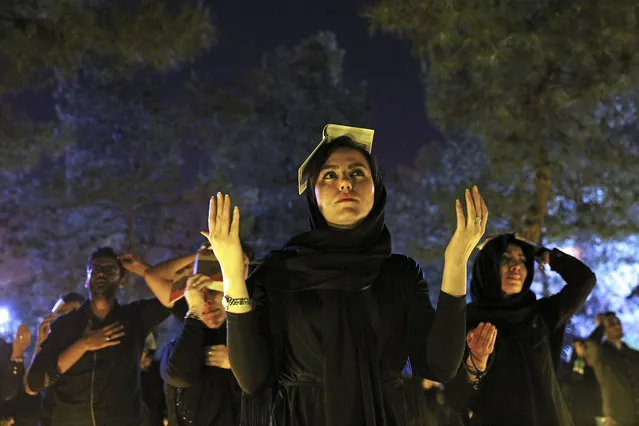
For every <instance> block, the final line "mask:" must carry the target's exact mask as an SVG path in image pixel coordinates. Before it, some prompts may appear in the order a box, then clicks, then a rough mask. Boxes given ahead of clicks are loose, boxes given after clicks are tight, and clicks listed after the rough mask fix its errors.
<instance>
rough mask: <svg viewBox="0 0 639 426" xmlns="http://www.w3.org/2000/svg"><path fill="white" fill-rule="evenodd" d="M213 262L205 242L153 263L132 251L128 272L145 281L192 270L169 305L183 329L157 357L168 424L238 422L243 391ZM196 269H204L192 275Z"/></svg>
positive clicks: (248, 254)
mask: <svg viewBox="0 0 639 426" xmlns="http://www.w3.org/2000/svg"><path fill="white" fill-rule="evenodd" d="M242 247H243V250H244V253H245V257H244V259H245V266H246V273H247V274H248V268H249V263H250V262H251V261H252V260H253V257H254V255H253V251H252V250H251V248H250V247H249V246H248V245H247V244H244V243H242ZM211 262H213V263H216V262H217V261H216V259H215V257H214V255H213V252H212V251H211V249H210V247H206V246H205V247H202V248H201V249H200V250H199V251H198V252H197V253H194V254H190V255H186V256H181V257H177V258H173V259H169V260H167V261H165V262H162V263H160V264H158V265H155V266H152V267H150V266H149V265H146V264H144V263H143V262H141V261H139V260H138V259H137V258H135V257H133V256H131V257H130V265H131V270H132V272H134V273H135V274H137V275H138V276H140V277H142V278H144V279H145V280H146V281H147V283H149V285H151V283H153V285H157V286H167V287H170V286H171V283H172V282H174V281H175V280H176V276H178V275H179V276H183V275H184V274H185V273H188V274H191V276H190V277H189V278H188V280H187V285H186V289H185V292H184V297H183V298H181V299H179V300H177V301H176V302H175V305H174V308H173V313H174V316H175V317H176V318H177V319H179V320H183V326H182V330H181V332H180V334H179V335H178V336H177V337H176V338H175V339H174V340H173V341H171V342H170V343H169V344H167V345H166V347H165V348H164V349H163V351H162V357H161V366H160V371H161V376H162V378H163V379H164V381H165V383H166V386H165V394H166V409H167V417H168V422H167V424H168V425H170V426H181V425H189V424H193V425H202V426H213V425H219V426H226V425H237V424H239V415H240V397H241V391H240V388H239V386H238V384H237V381H236V380H235V378H234V377H233V373H232V372H231V371H230V366H229V362H228V351H227V350H226V326H225V319H226V318H225V311H224V308H223V307H222V303H221V300H222V294H223V293H222V290H223V289H222V282H221V278H218V279H220V281H216V282H214V281H213V278H214V277H213V276H208V275H206V271H207V270H208V269H210V268H208V269H207V268H206V266H204V264H205V263H211ZM213 269H215V268H213ZM196 270H197V271H201V272H203V273H199V274H196V275H193V273H194V272H195V271H196Z"/></svg>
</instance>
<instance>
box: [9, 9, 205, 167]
mask: <svg viewBox="0 0 639 426" xmlns="http://www.w3.org/2000/svg"><path fill="white" fill-rule="evenodd" d="M174 3H175V2H169V1H166V0H140V1H136V2H111V1H92V2H86V1H84V0H59V1H53V2H52V1H44V0H20V1H18V0H2V1H0V63H2V67H0V95H2V94H5V98H7V97H8V95H10V94H15V93H21V92H24V91H27V90H28V91H34V90H41V89H44V90H49V89H50V88H52V87H56V86H57V84H58V83H59V82H60V81H69V80H73V79H75V78H76V77H77V75H78V73H80V72H81V71H82V70H84V69H87V68H91V69H92V70H94V71H99V72H98V73H96V74H97V75H98V76H99V77H100V78H106V79H108V78H113V77H116V76H127V75H131V74H133V73H135V72H136V71H137V70H138V69H139V68H140V67H152V68H153V69H155V70H158V71H162V72H165V71H170V70H172V69H175V68H177V67H178V66H180V65H182V64H184V63H187V62H190V61H192V60H193V59H194V58H195V57H196V56H197V55H198V54H200V53H201V52H203V51H204V50H206V49H208V48H209V47H210V45H211V44H212V42H213V39H214V28H213V26H212V23H211V19H210V16H209V11H208V9H207V8H206V7H205V6H203V5H202V4H201V3H199V4H189V3H181V4H182V6H181V7H180V8H179V9H180V10H179V11H178V10H176V9H177V8H176V5H175V4H174ZM25 118H26V117H23V116H20V115H15V114H14V113H12V112H11V111H10V110H9V109H8V108H5V109H3V110H2V111H0V129H2V130H0V170H2V169H5V170H11V171H14V170H20V168H22V167H23V166H33V165H34V164H36V163H37V162H38V161H39V160H40V159H41V158H42V157H43V156H50V155H57V154H60V153H61V151H62V150H63V147H64V146H66V145H68V144H69V143H70V142H71V140H70V139H69V138H68V137H65V133H64V132H61V131H60V130H59V129H58V130H57V131H54V130H53V129H54V128H56V127H57V126H56V125H55V123H46V124H40V123H34V122H32V121H29V120H25ZM52 142H53V143H52Z"/></svg>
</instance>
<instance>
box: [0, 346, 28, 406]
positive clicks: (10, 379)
mask: <svg viewBox="0 0 639 426" xmlns="http://www.w3.org/2000/svg"><path fill="white" fill-rule="evenodd" d="M12 350H13V346H12V345H11V344H10V343H7V342H5V341H4V340H3V339H0V401H8V400H10V399H11V398H13V397H14V396H16V394H17V393H18V390H20V389H21V388H22V379H23V377H24V362H13V361H10V358H11V351H12ZM1 415H2V414H1V413H0V416H1ZM0 418H1V417H0Z"/></svg>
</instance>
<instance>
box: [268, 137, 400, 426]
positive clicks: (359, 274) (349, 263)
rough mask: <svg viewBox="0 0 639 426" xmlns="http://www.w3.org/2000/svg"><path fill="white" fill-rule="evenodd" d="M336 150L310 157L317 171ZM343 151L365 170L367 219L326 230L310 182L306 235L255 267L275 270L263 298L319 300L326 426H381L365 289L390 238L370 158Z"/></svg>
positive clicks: (380, 401) (382, 195)
mask: <svg viewBox="0 0 639 426" xmlns="http://www.w3.org/2000/svg"><path fill="white" fill-rule="evenodd" d="M331 144H332V143H331ZM340 146H343V145H340V144H335V146H334V147H327V148H326V149H324V150H323V152H322V153H319V152H318V154H319V155H320V156H319V157H318V158H317V159H316V160H315V161H317V162H318V164H319V163H321V165H323V164H324V163H325V162H326V160H327V159H328V157H329V156H330V154H331V153H332V152H334V151H335V150H336V149H337V148H338V147H340ZM346 147H350V148H352V149H357V150H359V151H360V152H362V153H363V154H364V155H365V157H366V158H367V160H368V162H369V165H370V167H371V172H372V176H373V180H374V184H375V199H374V204H373V208H372V210H371V212H370V213H369V214H368V216H367V217H366V218H365V219H364V220H363V221H362V223H360V224H359V225H358V226H356V227H355V228H353V229H337V228H333V227H331V226H330V225H329V224H328V223H327V222H326V219H324V217H323V215H322V214H321V212H320V210H319V207H318V205H317V201H316V199H315V195H314V191H313V187H314V185H313V180H314V178H313V176H311V178H310V181H311V182H310V184H309V186H308V189H307V194H306V195H307V204H308V210H309V222H310V227H311V229H310V231H307V232H304V233H302V234H299V235H297V236H295V237H293V238H292V239H291V240H289V241H288V242H287V243H286V244H285V246H284V248H283V249H281V250H279V251H275V252H271V253H270V255H269V256H268V258H267V259H265V261H264V263H263V267H265V268H268V269H270V270H275V271H278V272H279V273H276V274H275V276H278V277H283V279H277V280H273V281H272V282H268V283H265V284H266V287H267V291H272V292H276V293H278V292H279V293H288V292H298V291H309V290H317V291H318V292H319V294H320V296H321V299H322V313H321V315H322V323H323V327H322V342H323V346H324V357H325V358H324V373H323V376H324V377H323V380H324V401H325V413H326V419H327V425H328V426H337V425H340V426H341V425H346V424H359V425H365V426H382V425H384V424H385V420H384V410H383V407H384V404H383V398H382V381H381V378H380V377H379V367H378V366H379V363H378V360H377V347H376V339H375V328H374V325H373V324H374V319H373V318H374V316H375V313H374V312H372V311H374V310H375V308H374V307H373V305H372V304H371V302H372V299H371V292H370V288H371V286H372V285H373V283H374V282H375V280H376V279H377V276H378V275H379V271H380V268H381V266H382V264H383V262H384V261H385V260H386V258H387V257H388V256H389V255H390V254H391V237H390V233H389V231H388V229H387V227H386V225H385V223H384V209H385V206H386V188H385V187H384V183H383V181H382V179H381V176H380V174H379V173H378V171H377V167H376V164H375V161H374V159H373V158H372V157H371V156H370V155H369V154H368V153H367V152H365V151H363V150H361V149H359V148H356V147H354V146H349V145H348V144H347V146H346ZM316 177H317V176H315V178H316Z"/></svg>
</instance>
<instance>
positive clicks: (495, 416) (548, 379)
mask: <svg viewBox="0 0 639 426" xmlns="http://www.w3.org/2000/svg"><path fill="white" fill-rule="evenodd" d="M508 244H518V245H521V242H518V241H514V237H513V236H512V235H509V234H507V235H504V236H500V237H497V238H496V239H495V240H492V241H490V242H489V243H488V244H486V246H485V247H484V248H483V249H482V250H481V251H480V254H479V255H478V256H477V258H476V259H475V264H474V266H473V279H472V281H471V291H472V294H473V296H475V297H477V296H479V300H477V301H475V300H473V303H471V304H470V305H469V306H468V321H469V322H468V329H469V330H470V329H473V328H475V327H476V326H477V324H478V323H479V322H485V321H488V322H491V323H492V324H493V325H494V326H495V327H496V328H497V333H498V334H497V341H496V345H495V352H494V354H493V357H494V361H493V362H492V365H491V366H490V368H489V370H488V371H487V374H486V377H485V378H484V380H483V381H482V383H481V384H480V387H479V389H478V390H474V388H473V385H471V384H470V382H469V381H468V378H467V375H466V372H465V370H464V369H463V368H460V370H459V373H458V375H457V377H456V379H455V380H454V381H452V382H451V383H450V384H449V385H448V386H447V392H448V395H449V399H448V401H449V403H450V404H451V406H453V407H454V408H455V409H457V410H458V411H459V412H460V413H464V412H467V410H468V409H470V410H472V412H473V418H472V419H471V421H470V424H471V425H518V426H567V425H572V420H571V418H570V413H569V410H568V408H567V406H566V404H565V402H564V400H563V397H562V395H561V390H560V387H559V384H558V381H557V378H556V375H555V363H556V360H558V359H559V356H560V353H559V351H560V350H561V345H559V344H557V341H558V340H559V339H558V337H557V335H561V336H563V330H564V327H565V325H566V323H567V322H568V321H569V319H570V317H571V316H572V315H574V313H575V312H577V311H578V310H579V309H580V308H581V307H582V306H583V304H584V303H585V301H586V299H587V297H588V295H589V294H590V292H591V291H592V289H593V288H594V285H595V282H596V279H595V275H594V274H593V273H592V271H591V270H590V269H589V268H588V267H587V266H585V265H584V264H583V263H581V262H580V261H579V260H578V259H575V258H574V257H572V256H569V255H567V254H565V253H563V252H561V251H559V250H557V249H555V250H553V251H551V252H550V267H551V269H552V270H553V271H556V272H558V273H559V274H560V275H561V277H562V278H563V279H564V281H565V282H566V286H564V288H563V289H562V290H561V291H560V292H559V293H558V294H556V295H554V296H551V297H548V298H543V299H540V300H535V297H534V294H533V293H532V292H531V291H530V290H529V288H530V283H531V282H532V279H533V277H532V276H533V274H534V261H533V260H532V256H531V253H532V249H531V248H528V249H526V250H524V254H525V255H526V267H527V278H526V281H525V284H524V287H523V290H522V293H523V294H519V295H517V296H516V297H515V298H514V299H512V300H511V298H510V297H506V296H503V295H501V296H500V291H501V279H500V275H499V269H498V268H497V267H496V266H495V265H497V264H498V263H497V262H499V259H501V256H502V254H503V253H504V251H505V250H506V247H507V246H508ZM496 259H497V260H496ZM478 264H482V265H483V266H480V265H478ZM488 265H492V266H488ZM480 269H481V270H482V271H483V272H484V273H483V274H482V273H480V274H478V275H476V276H475V273H476V272H477V271H478V270H480ZM479 286H481V287H482V288H483V289H488V288H490V286H493V288H492V290H488V291H486V292H484V293H483V294H482V293H481V292H478V291H477V287H479ZM486 294H490V297H486V298H483V295H486ZM500 297H501V298H502V299H503V300H504V303H503V305H504V307H503V308H502V306H501V304H500V303H499V298H500Z"/></svg>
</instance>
